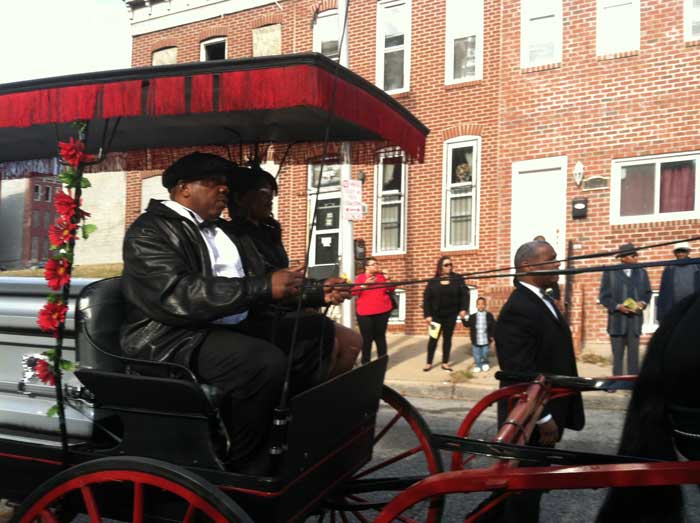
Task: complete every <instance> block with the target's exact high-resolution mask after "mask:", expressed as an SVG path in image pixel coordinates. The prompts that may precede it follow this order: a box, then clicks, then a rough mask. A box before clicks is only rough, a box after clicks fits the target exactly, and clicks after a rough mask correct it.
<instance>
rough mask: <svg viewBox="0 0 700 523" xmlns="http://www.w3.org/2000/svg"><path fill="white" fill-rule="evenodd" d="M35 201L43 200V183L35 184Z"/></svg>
mask: <svg viewBox="0 0 700 523" xmlns="http://www.w3.org/2000/svg"><path fill="white" fill-rule="evenodd" d="M34 201H35V202H38V201H41V185H35V186H34Z"/></svg>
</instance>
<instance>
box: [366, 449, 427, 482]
mask: <svg viewBox="0 0 700 523" xmlns="http://www.w3.org/2000/svg"><path fill="white" fill-rule="evenodd" d="M422 450H423V447H421V446H420V445H418V446H417V447H413V448H412V449H408V450H406V451H404V452H402V453H401V454H397V455H396V456H394V457H393V458H389V459H387V460H385V461H382V462H381V463H377V464H376V465H374V466H373V467H370V468H368V469H366V470H363V471H362V472H360V473H359V474H357V475H356V476H355V479H359V478H362V477H364V476H366V475H367V474H371V473H372V472H374V471H376V470H379V469H382V468H384V467H388V466H389V465H393V464H394V463H396V462H397V461H401V460H402V459H405V458H408V457H410V456H413V455H414V454H417V453H418V452H421V451H422Z"/></svg>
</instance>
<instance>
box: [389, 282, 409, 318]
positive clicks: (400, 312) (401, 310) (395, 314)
mask: <svg viewBox="0 0 700 523" xmlns="http://www.w3.org/2000/svg"><path fill="white" fill-rule="evenodd" d="M394 293H395V294H396V301H398V303H399V306H398V307H396V308H395V309H393V310H392V311H391V313H390V314H389V323H405V321H406V291H404V290H403V289H396V290H395V291H394Z"/></svg>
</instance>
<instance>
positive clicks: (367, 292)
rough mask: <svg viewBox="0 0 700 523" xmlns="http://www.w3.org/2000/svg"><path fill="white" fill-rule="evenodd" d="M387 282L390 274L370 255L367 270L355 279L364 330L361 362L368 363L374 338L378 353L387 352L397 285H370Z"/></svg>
mask: <svg viewBox="0 0 700 523" xmlns="http://www.w3.org/2000/svg"><path fill="white" fill-rule="evenodd" d="M387 281H389V277H388V276H387V274H386V273H383V272H381V271H380V270H379V262H377V260H376V259H374V258H367V264H366V265H365V272H364V273H362V274H360V275H359V276H358V277H357V279H356V280H355V283H356V284H357V285H356V286H355V287H354V290H353V292H352V293H353V294H354V295H355V296H357V301H356V303H355V312H356V314H357V323H358V324H359V325H360V332H361V333H362V363H367V362H369V360H370V358H371V355H372V342H373V341H374V342H375V343H376V344H377V355H378V356H379V357H381V356H385V355H386V326H387V323H389V315H390V314H391V309H393V304H392V302H391V299H390V298H389V293H390V292H392V291H393V290H394V287H385V286H382V285H379V288H376V289H375V288H373V287H374V286H373V285H371V284H382V283H386V282H387Z"/></svg>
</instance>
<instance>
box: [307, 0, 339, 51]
mask: <svg viewBox="0 0 700 523" xmlns="http://www.w3.org/2000/svg"><path fill="white" fill-rule="evenodd" d="M333 16H335V17H336V29H337V33H338V34H337V36H338V38H337V42H338V57H337V58H331V57H330V56H327V55H324V56H327V57H328V58H330V59H331V60H333V61H334V62H338V61H340V36H341V35H340V33H341V29H340V13H339V11H338V9H327V10H326V11H322V12H320V13H319V14H318V15H317V16H316V20H315V21H314V27H313V47H312V48H313V50H314V52H316V53H321V54H323V53H322V51H321V48H322V44H323V42H324V41H323V40H321V36H320V35H319V31H318V30H317V27H319V25H318V24H319V21H320V20H325V19H328V18H331V17H333Z"/></svg>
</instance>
